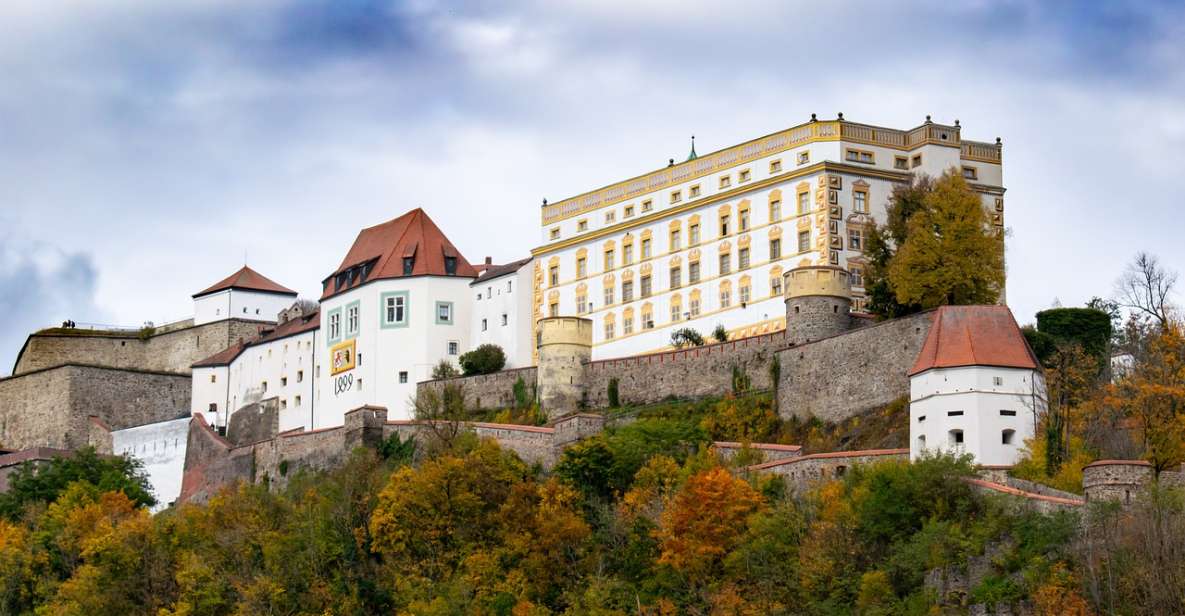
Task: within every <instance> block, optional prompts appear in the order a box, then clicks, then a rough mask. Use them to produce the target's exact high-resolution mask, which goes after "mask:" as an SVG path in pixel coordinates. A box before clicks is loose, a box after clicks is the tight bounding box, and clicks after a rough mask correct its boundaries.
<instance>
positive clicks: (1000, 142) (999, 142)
mask: <svg viewBox="0 0 1185 616" xmlns="http://www.w3.org/2000/svg"><path fill="white" fill-rule="evenodd" d="M996 145H1004V142H1003V141H1001V140H1000V138H999V137H996Z"/></svg>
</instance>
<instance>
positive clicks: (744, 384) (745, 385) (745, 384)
mask: <svg viewBox="0 0 1185 616" xmlns="http://www.w3.org/2000/svg"><path fill="white" fill-rule="evenodd" d="M752 385H753V383H752V381H750V380H749V375H748V374H746V373H745V369H744V368H742V367H740V366H738V365H733V367H732V393H733V394H734V395H735V394H740V393H744V392H746V391H749V388H750V387H752Z"/></svg>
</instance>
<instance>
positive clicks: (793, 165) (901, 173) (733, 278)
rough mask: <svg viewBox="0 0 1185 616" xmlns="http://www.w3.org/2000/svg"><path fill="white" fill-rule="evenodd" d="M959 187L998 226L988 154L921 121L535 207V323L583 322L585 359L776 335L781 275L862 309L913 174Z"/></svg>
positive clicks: (774, 147) (740, 151)
mask: <svg viewBox="0 0 1185 616" xmlns="http://www.w3.org/2000/svg"><path fill="white" fill-rule="evenodd" d="M948 170H954V172H956V173H960V174H962V176H963V177H964V178H966V179H967V181H968V183H969V184H970V186H971V187H972V189H974V190H975V191H976V192H978V193H979V194H981V195H982V199H983V202H984V205H985V207H987V208H990V209H991V210H992V211H993V212H994V216H995V219H994V223H995V224H996V225H1000V226H1002V225H1003V194H1004V188H1003V185H1002V184H1003V178H1002V169H1001V148H1000V145H999V143H998V142H997V143H994V144H993V143H981V142H973V141H965V140H963V139H962V136H961V128H960V126H959V125H958V122H956V123H955V124H954V125H942V124H936V123H933V122H931V121H930V120H929V118H927V119H926V122H925V123H924V124H922V125H920V126H918V127H916V128H912V129H907V130H897V129H889V128H881V127H877V126H870V125H866V124H856V123H853V122H847V121H844V120H843V118H842V117H840V118H839V119H836V120H827V121H816V120H814V119H813V118H812V120H811V121H810V122H807V123H805V124H802V125H799V126H795V127H793V128H790V129H787V130H784V131H780V132H777V133H774V134H772V135H768V136H765V137H761V138H759V139H755V140H753V141H748V142H745V143H742V144H739V145H735V146H732V147H729V148H725V149H723V150H720V151H717V152H714V153H712V154H707V155H704V156H698V157H697V156H696V155H695V152H694V150H693V151H692V155H691V156H690V157H689V158H688V159H687V160H686V161H684V162H681V163H678V164H675V163H672V164H671V165H670V166H668V167H666V168H664V169H659V170H657V171H653V172H650V173H646V174H644V175H641V176H638V177H635V178H631V179H628V180H624V181H621V182H617V183H614V184H610V185H609V186H606V187H604V188H600V189H597V190H594V191H592V192H588V193H584V194H581V195H578V196H575V197H572V198H570V199H565V200H563V201H560V202H558V203H551V204H545V205H544V207H543V215H542V225H543V229H542V231H543V237H542V241H543V245H542V246H540V247H539V248H536V249H535V250H534V252H533V254H534V256H535V259H536V261H535V269H536V275H535V294H534V313H533V316H534V319H535V320H537V319H538V318H540V317H543V316H557V315H578V316H582V317H587V318H589V319H592V320H593V322H594V330H593V333H594V341H593V357H594V359H601V358H607V357H619V356H628V355H636V354H639V353H648V352H653V351H658V350H662V349H665V348H668V345H669V340H670V334H671V332H672V331H673V330H674V329H676V328H681V327H692V328H695V329H697V330H698V331H700V332H701V333H704V334H707V333H708V332H711V331H712V330H713V329H714V328H715V327H716V326H717V325H723V326H724V327H725V328H726V329H727V330H729V333H730V334H731V335H732V336H733V337H737V336H749V335H753V334H759V333H764V332H768V331H776V330H779V329H782V328H784V327H785V315H784V310H783V306H782V292H781V291H782V290H781V285H782V274H783V273H784V272H786V271H788V270H790V269H792V268H794V267H797V266H800V265H835V266H840V267H844V268H846V269H848V270H850V271H851V273H852V282H853V284H852V286H853V292H854V302H853V308H854V309H855V310H860V309H862V307H863V305H864V303H865V299H864V295H863V284H862V273H863V268H864V263H865V262H864V253H863V248H864V236H865V234H866V233H867V230H868V229H869V228H870V226H871V225H873V224H874V223H875V222H877V221H883V220H884V213H885V205H886V204H887V203H888V200H889V194H890V192H891V191H892V189H893V187H894V186H896V185H899V184H903V183H906V182H909V181H910V178H911V175H912V174H915V173H924V174H928V175H931V176H937V175H941V174H942V173H944V172H947V171H948Z"/></svg>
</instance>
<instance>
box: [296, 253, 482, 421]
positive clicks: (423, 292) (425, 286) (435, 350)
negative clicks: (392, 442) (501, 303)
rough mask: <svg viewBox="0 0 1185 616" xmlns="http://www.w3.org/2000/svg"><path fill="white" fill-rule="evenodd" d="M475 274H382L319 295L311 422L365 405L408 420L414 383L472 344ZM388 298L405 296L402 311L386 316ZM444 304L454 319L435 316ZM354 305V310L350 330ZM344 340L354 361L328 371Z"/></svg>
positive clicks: (337, 416)
mask: <svg viewBox="0 0 1185 616" xmlns="http://www.w3.org/2000/svg"><path fill="white" fill-rule="evenodd" d="M472 280H473V279H472V278H468V277H459V276H432V275H426V276H412V277H405V278H381V279H377V280H373V281H371V282H368V283H365V284H363V285H362V286H359V287H355V288H353V289H350V290H349V291H346V292H344V293H341V294H339V295H335V296H333V297H330V298H328V299H326V300H324V301H322V302H321V338H320V342H319V343H318V345H317V352H318V356H319V357H320V359H319V360H318V364H319V365H320V366H321V369H320V376H319V378H318V382H319V386H320V391H319V396H318V398H317V414H316V416H315V418H314V422H313V426H312V427H313V428H325V427H330V426H340V425H342V422H343V421H344V418H345V413H346V411H349V410H351V409H355V408H358V407H359V406H362V405H366V404H373V405H378V406H383V407H386V408H387V409H388V417H390V418H391V419H408V418H411V417H412V416H413V410H412V408H411V400H412V398H413V397H414V394H415V390H416V383H417V382H419V381H425V380H428V379H429V378H431V374H432V368H433V367H434V366H435V365H436V364H437V363H439V362H440V361H441V360H447V361H449V362H451V363H453V364H454V365H457V360H458V358H459V357H460V355H461V353H464V352H465V351H467V350H469V349H470V348H471V347H470V337H469V324H470V323H471V319H472V310H473V301H472V291H471V289H470V287H469V283H470V282H472ZM388 298H390V299H392V300H395V301H397V300H398V299H399V298H402V301H403V304H402V306H403V311H404V312H402V313H401V314H399V313H397V314H395V315H394V317H395V318H394V320H391V321H388V320H387V316H388V315H387V305H386V302H387V299H388ZM442 306H447V307H448V310H449V312H450V316H451V318H449V319H447V320H446V319H441V318H439V317H440V316H441V313H440V311H441V309H442ZM392 308H393V309H394V307H392ZM351 309H356V310H357V311H358V312H357V325H356V327H355V329H353V330H352V329H351V325H350V319H351V316H350V310H351ZM335 315H337V316H335ZM337 319H340V321H338V325H336V326H335V325H334V321H335V320H337ZM335 327H336V328H340V331H336V332H335V331H334V329H335ZM349 340H354V344H355V351H354V353H355V366H354V367H353V368H352V369H349V370H345V371H342V372H339V373H338V374H333V370H332V369H331V366H332V365H333V362H332V359H331V357H330V352H331V349H332V348H333V346H334V345H337V344H339V343H341V342H346V341H349Z"/></svg>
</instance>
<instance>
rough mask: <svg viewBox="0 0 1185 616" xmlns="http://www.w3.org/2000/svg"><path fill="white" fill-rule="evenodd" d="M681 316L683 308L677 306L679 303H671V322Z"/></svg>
mask: <svg viewBox="0 0 1185 616" xmlns="http://www.w3.org/2000/svg"><path fill="white" fill-rule="evenodd" d="M682 316H683V309H682V308H680V307H679V304H671V322H672V323H674V322H676V321H678V320H679V318H680V317H682Z"/></svg>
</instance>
